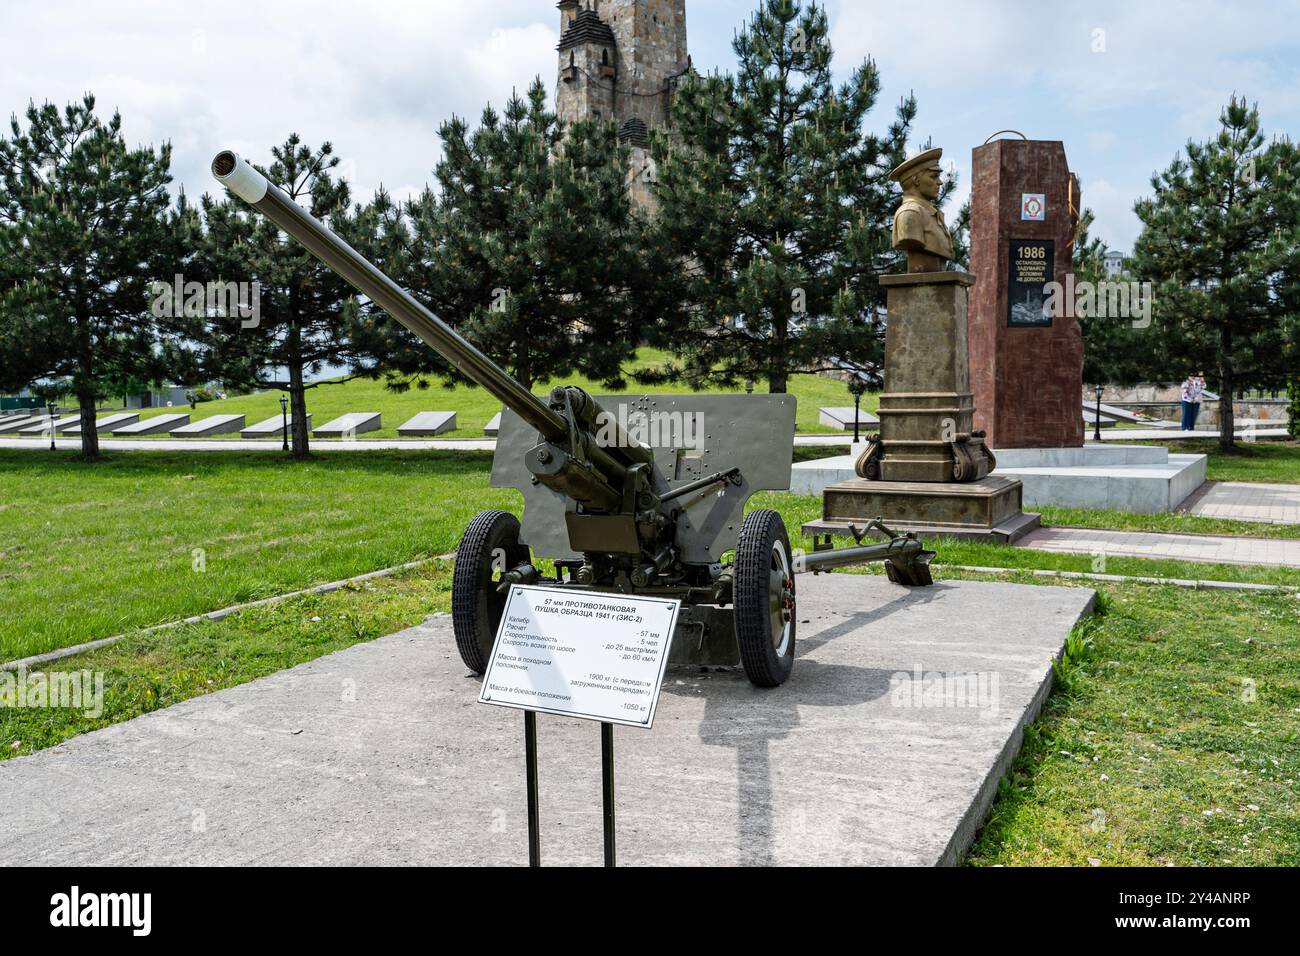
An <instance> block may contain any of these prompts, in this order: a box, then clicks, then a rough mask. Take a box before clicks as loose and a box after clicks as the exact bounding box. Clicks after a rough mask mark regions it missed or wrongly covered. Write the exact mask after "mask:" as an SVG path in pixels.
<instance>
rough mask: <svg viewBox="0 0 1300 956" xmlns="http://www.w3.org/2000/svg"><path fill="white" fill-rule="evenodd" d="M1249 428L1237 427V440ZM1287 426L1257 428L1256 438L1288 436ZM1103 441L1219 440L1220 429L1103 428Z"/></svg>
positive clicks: (1091, 431) (1090, 429) (1089, 438)
mask: <svg viewBox="0 0 1300 956" xmlns="http://www.w3.org/2000/svg"><path fill="white" fill-rule="evenodd" d="M1247 431H1248V430H1247V429H1245V428H1238V429H1237V441H1245V440H1246V435H1247ZM1087 433H1088V434H1087V439H1088V441H1092V435H1093V430H1092V428H1091V423H1090V424H1089V427H1088V429H1087ZM1286 437H1288V435H1287V430H1286V429H1285V428H1281V427H1279V428H1256V429H1255V438H1286ZM1101 439H1102V441H1211V440H1213V441H1218V440H1219V430H1218V429H1217V428H1216V429H1215V430H1214V431H1204V430H1202V429H1197V430H1196V431H1192V432H1185V431H1183V430H1181V429H1178V428H1106V427H1104V426H1103V427H1102V430H1101Z"/></svg>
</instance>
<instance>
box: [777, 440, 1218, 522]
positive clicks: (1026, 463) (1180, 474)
mask: <svg viewBox="0 0 1300 956" xmlns="http://www.w3.org/2000/svg"><path fill="white" fill-rule="evenodd" d="M994 451H995V454H996V455H997V459H998V463H997V469H996V470H995V471H994V475H1001V476H1005V477H1008V478H1018V479H1020V481H1021V483H1022V484H1023V486H1024V507H1026V508H1033V507H1041V506H1043V505H1059V506H1063V507H1070V508H1104V509H1108V510H1113V511H1130V512H1134V513H1136V514H1158V513H1160V512H1164V511H1172V510H1174V509H1175V508H1177V507H1178V505H1179V504H1181V503H1182V501H1183V500H1184V499H1185V498H1187V496H1188V495H1190V494H1191V493H1192V492H1194V491H1195V490H1196V489H1197V488H1199V487H1200V486H1201V484H1202V483H1203V482H1204V481H1205V475H1206V456H1204V455H1171V454H1170V453H1169V450H1168V449H1167V448H1164V447H1163V446H1159V445H1156V446H1143V445H1099V444H1093V443H1089V444H1086V445H1084V446H1083V447H1082V448H998V449H995V450H994ZM854 460H855V456H854V455H853V454H849V455H843V456H839V457H836V458H823V459H819V460H814V461H800V462H795V464H794V466H793V468H792V470H791V477H790V488H791V490H792V491H795V492H797V493H798V494H804V495H820V494H821V493H822V491H823V490H824V489H825V488H826V486H827V485H830V484H833V483H835V482H839V481H847V480H849V479H851V478H854V477H856V476H855V475H854V472H853V462H854Z"/></svg>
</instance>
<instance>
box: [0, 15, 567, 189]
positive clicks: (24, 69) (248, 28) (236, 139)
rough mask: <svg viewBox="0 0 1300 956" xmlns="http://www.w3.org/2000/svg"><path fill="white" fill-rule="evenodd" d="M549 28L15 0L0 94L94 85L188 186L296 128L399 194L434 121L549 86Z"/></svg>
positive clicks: (19, 104)
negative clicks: (533, 86) (226, 153)
mask: <svg viewBox="0 0 1300 956" xmlns="http://www.w3.org/2000/svg"><path fill="white" fill-rule="evenodd" d="M558 24H559V12H558V11H556V10H555V8H554V5H553V4H552V3H549V2H537V0H496V2H494V3H492V4H491V5H486V4H473V3H466V2H463V0H433V2H428V0H425V2H419V0H407V2H400V0H368V2H366V3H353V2H343V0H316V2H307V0H292V2H275V3H266V2H262V3H254V2H251V0H227V2H225V3H223V4H221V5H219V6H214V5H198V4H183V5H177V4H166V3H159V2H146V0H118V2H115V3H112V4H99V3H91V2H32V0H18V2H7V3H6V4H5V5H4V7H3V10H2V11H0V35H4V36H5V37H6V40H7V41H8V42H7V43H6V56H5V58H4V59H3V60H2V61H0V105H2V106H4V107H6V108H7V111H8V112H18V113H21V112H22V110H23V109H24V108H25V106H26V104H27V102H28V100H29V99H34V100H36V101H37V102H42V101H45V100H51V101H53V102H55V103H58V104H62V103H65V102H67V101H69V100H71V99H76V98H79V97H80V96H81V94H82V93H83V92H84V91H87V90H89V91H93V92H94V93H95V94H96V98H97V101H98V104H99V108H100V110H101V111H103V112H104V113H105V114H107V113H108V112H111V110H112V109H113V108H114V107H117V108H119V109H120V110H121V112H122V119H123V128H124V130H125V132H126V135H127V138H128V140H129V141H131V142H148V143H154V144H157V143H161V142H162V141H164V140H170V141H171V143H172V147H173V164H172V168H173V174H174V176H175V177H176V179H177V180H178V181H179V182H181V183H184V185H185V186H186V188H187V190H188V191H189V192H190V193H191V194H192V195H197V194H198V193H201V192H204V191H211V189H212V180H211V177H210V175H209V174H208V172H207V167H208V162H209V161H210V159H211V157H212V155H213V154H214V153H215V152H216V151H217V150H218V149H220V148H224V147H233V148H235V149H237V150H240V151H241V152H243V153H246V154H247V155H249V156H250V158H252V159H254V160H255V161H265V160H267V159H268V158H269V152H270V147H271V145H272V144H275V143H280V142H283V141H284V139H285V137H286V136H288V134H289V133H290V132H294V131H296V132H299V133H300V134H301V135H302V137H303V139H304V140H305V141H306V142H308V143H312V144H315V143H319V142H321V141H322V140H326V139H328V140H330V141H332V142H333V143H334V145H335V149H336V152H337V154H338V155H339V156H340V157H342V158H344V160H345V161H346V162H347V164H348V167H349V169H350V170H352V171H354V174H355V182H354V185H355V187H356V190H357V193H358V195H363V196H364V195H369V193H370V192H371V191H372V190H373V189H374V188H375V187H376V186H377V185H379V184H380V183H381V182H383V183H387V184H389V186H390V189H393V191H395V192H398V191H401V192H406V191H409V190H412V189H418V188H419V186H420V185H422V184H423V183H425V182H428V181H429V180H431V179H432V170H433V167H434V165H435V163H436V162H437V159H438V156H439V153H440V147H439V143H438V139H437V128H438V125H439V123H441V122H442V121H443V120H445V119H447V118H448V117H450V116H451V115H452V114H453V113H456V114H460V115H465V116H470V117H473V118H476V117H477V116H478V114H479V112H480V111H481V110H482V108H483V106H484V105H485V104H486V103H487V102H489V101H491V102H494V103H496V104H500V103H502V102H503V101H504V100H505V98H506V97H507V96H508V95H509V94H510V91H511V89H512V88H514V87H519V89H520V90H521V91H522V90H523V89H524V88H526V86H527V85H528V83H529V82H530V81H531V80H532V78H533V77H534V76H535V75H540V76H541V77H542V79H543V80H544V81H545V82H546V83H547V85H548V87H551V88H553V86H554V81H555V76H554V73H555V68H556V54H555V44H556V43H557V42H558V34H557V28H558ZM394 184H400V185H399V186H394ZM412 184H416V185H414V186H412Z"/></svg>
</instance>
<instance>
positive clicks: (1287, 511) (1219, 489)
mask: <svg viewBox="0 0 1300 956" xmlns="http://www.w3.org/2000/svg"><path fill="white" fill-rule="evenodd" d="M1297 477H1298V478H1300V475H1297ZM1178 510H1179V511H1184V512H1186V513H1187V514H1193V515H1202V516H1204V517H1206V518H1232V519H1235V520H1237V521H1262V522H1264V523H1265V524H1300V484H1297V485H1268V484H1263V483H1259V482H1251V481H1207V482H1206V483H1205V484H1204V485H1202V486H1201V487H1200V489H1199V490H1198V491H1197V492H1196V493H1195V494H1193V495H1192V496H1191V497H1190V498H1188V499H1187V500H1186V501H1185V502H1183V505H1182V507H1181V508H1179V509H1178Z"/></svg>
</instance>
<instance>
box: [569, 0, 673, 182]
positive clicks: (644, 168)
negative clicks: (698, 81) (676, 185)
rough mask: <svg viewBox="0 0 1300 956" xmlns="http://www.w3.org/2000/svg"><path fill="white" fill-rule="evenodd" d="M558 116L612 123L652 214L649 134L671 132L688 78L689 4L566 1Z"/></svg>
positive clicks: (631, 0) (656, 0)
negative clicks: (677, 95)
mask: <svg viewBox="0 0 1300 956" xmlns="http://www.w3.org/2000/svg"><path fill="white" fill-rule="evenodd" d="M557 6H558V7H559V10H560V44H559V48H558V49H559V81H558V82H557V83H556V97H555V100H556V112H557V113H558V114H559V117H560V120H561V121H562V122H563V123H565V124H566V125H568V124H571V123H574V122H577V121H578V120H584V119H595V120H611V119H612V120H613V121H614V122H615V123H617V124H618V136H619V139H620V140H621V141H622V142H624V143H627V144H628V145H629V146H630V147H631V149H632V168H631V176H632V183H631V192H632V199H633V201H634V202H636V203H637V204H638V205H640V206H642V207H645V208H652V206H653V200H652V196H651V193H650V185H649V184H650V182H651V181H652V180H653V176H654V165H653V162H652V161H651V159H650V150H649V146H650V130H652V129H665V128H669V127H670V126H671V117H672V100H673V95H674V93H675V91H676V89H677V85H678V83H679V82H680V81H681V79H682V78H683V77H684V76H685V75H686V73H687V72H688V71H689V70H690V57H689V56H688V54H687V52H686V0H560V2H559V3H558V4H557Z"/></svg>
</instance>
